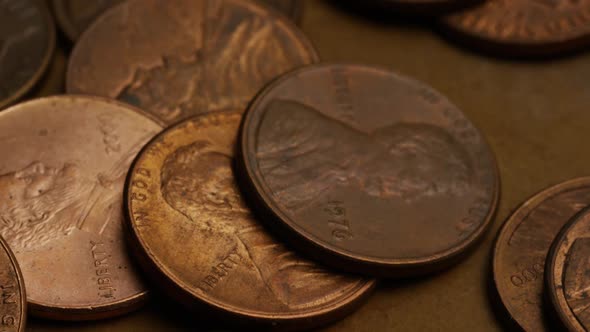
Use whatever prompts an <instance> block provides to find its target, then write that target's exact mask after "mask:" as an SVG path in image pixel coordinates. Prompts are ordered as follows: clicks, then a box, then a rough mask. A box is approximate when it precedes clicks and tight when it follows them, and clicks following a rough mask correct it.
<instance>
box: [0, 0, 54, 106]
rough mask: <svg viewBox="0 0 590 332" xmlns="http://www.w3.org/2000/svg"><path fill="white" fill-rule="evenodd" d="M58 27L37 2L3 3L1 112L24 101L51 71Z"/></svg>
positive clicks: (0, 1) (11, 0)
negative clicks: (19, 101) (22, 98)
mask: <svg viewBox="0 0 590 332" xmlns="http://www.w3.org/2000/svg"><path fill="white" fill-rule="evenodd" d="M54 49H55V27H54V26H53V20H52V19H51V16H50V14H49V11H48V10H47V8H46V6H45V5H44V4H43V3H42V2H40V1H37V0H0V109H2V108H4V107H5V106H8V105H10V104H12V103H14V102H15V101H17V100H18V99H19V98H21V97H23V96H24V95H25V94H26V93H27V92H28V91H29V90H31V89H32V88H33V86H34V85H35V84H36V83H37V81H39V79H40V78H41V76H43V73H45V70H46V69H47V67H48V65H49V62H50V60H51V56H52V55H53V51H54Z"/></svg>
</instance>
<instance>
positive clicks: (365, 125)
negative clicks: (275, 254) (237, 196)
mask: <svg viewBox="0 0 590 332" xmlns="http://www.w3.org/2000/svg"><path fill="white" fill-rule="evenodd" d="M240 138H241V142H240V146H239V151H240V152H241V157H240V158H239V161H240V166H241V167H239V169H240V170H241V172H242V176H240V179H241V180H242V181H241V182H242V183H243V186H244V189H245V190H247V191H248V192H249V193H250V194H251V195H252V203H253V204H256V205H257V210H258V212H259V213H260V214H261V215H263V217H261V218H260V220H262V221H267V223H268V225H269V227H274V228H275V231H277V232H279V233H281V234H282V235H283V239H284V240H285V241H289V242H290V243H291V244H292V245H293V246H295V247H297V248H298V249H299V250H301V251H303V252H306V253H307V254H309V255H311V256H312V257H314V258H316V259H319V260H321V261H322V262H324V263H325V264H328V265H332V266H335V267H337V268H340V269H346V270H350V271H352V272H357V273H364V274H368V275H378V276H387V277H402V276H407V275H413V274H423V273H428V272H431V271H434V270H437V269H440V268H444V267H447V266H449V265H450V264H452V263H454V262H456V261H457V260H458V259H459V258H460V257H461V256H463V255H464V254H465V253H466V252H467V251H468V249H470V248H472V247H473V246H474V245H475V244H476V242H477V240H479V239H480V238H481V237H482V236H483V234H484V233H485V231H486V229H487V228H488V226H489V225H490V221H491V219H492V215H493V214H494V211H495V209H496V205H497V201H498V189H499V181H498V172H497V167H496V162H495V159H494V156H493V153H492V151H491V150H490V147H489V146H488V144H487V142H486V141H485V139H484V137H483V136H482V135H481V133H480V132H479V131H478V130H477V129H476V128H475V127H474V126H473V124H472V123H471V122H470V121H469V120H468V119H467V118H466V117H465V115H463V113H462V112H461V111H460V110H459V109H458V108H457V107H456V106H454V105H453V104H452V103H451V102H449V101H448V100H447V99H446V98H445V97H444V96H442V95H440V94H439V93H438V92H436V91H434V90H433V89H431V88H430V87H428V86H426V85H424V84H422V83H420V82H417V81H414V80H412V79H409V78H405V77H403V76H400V75H398V74H396V73H393V72H390V71H387V70H385V69H380V68H372V67H364V66H359V65H338V64H332V65H330V64H327V65H318V66H310V67H307V68H305V69H300V70H298V71H295V72H293V73H291V74H288V75H286V76H284V77H282V78H281V79H279V80H277V81H276V82H274V83H273V84H271V85H270V86H269V87H267V88H266V89H265V90H264V91H263V92H261V93H260V94H259V96H258V97H257V98H256V99H255V100H254V101H253V103H252V104H251V106H250V108H249V110H248V111H247V114H246V115H245V118H244V122H243V131H242V134H241V137H240Z"/></svg>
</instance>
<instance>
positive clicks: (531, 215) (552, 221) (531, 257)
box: [493, 177, 590, 332]
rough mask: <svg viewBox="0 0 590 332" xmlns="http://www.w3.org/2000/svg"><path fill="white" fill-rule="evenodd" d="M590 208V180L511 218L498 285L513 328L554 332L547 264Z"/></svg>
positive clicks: (499, 244) (498, 262)
mask: <svg viewBox="0 0 590 332" xmlns="http://www.w3.org/2000/svg"><path fill="white" fill-rule="evenodd" d="M589 203H590V177H587V178H578V179H573V180H570V181H566V182H564V183H561V184H558V185H556V186H553V187H550V188H548V189H546V190H544V191H542V192H540V193H538V194H536V195H535V196H533V197H532V198H530V199H529V200H527V201H526V202H525V203H524V204H523V205H522V206H521V207H520V208H519V209H518V210H516V212H514V213H513V214H512V216H510V218H508V220H507V221H506V223H505V224H504V226H503V227H502V230H501V231H500V233H499V235H498V238H497V239H496V244H495V248H494V257H493V275H494V284H495V286H496V290H497V292H498V295H499V298H500V302H501V304H502V305H503V307H504V308H505V310H506V311H507V312H508V315H509V317H510V321H509V322H510V323H511V324H515V325H517V326H518V327H520V329H521V330H524V331H536V332H540V331H551V327H550V326H549V325H548V323H547V322H546V321H545V320H544V317H545V312H544V308H543V272H544V266H545V258H546V257H547V253H548V252H549V248H550V247H551V243H552V242H553V239H554V238H555V236H556V235H557V233H559V230H560V229H561V228H562V227H563V225H565V224H566V223H567V222H568V220H569V219H571V218H572V217H573V216H574V215H575V214H576V213H578V212H580V211H581V210H582V209H583V208H584V207H586V206H587V205H588V204H589Z"/></svg>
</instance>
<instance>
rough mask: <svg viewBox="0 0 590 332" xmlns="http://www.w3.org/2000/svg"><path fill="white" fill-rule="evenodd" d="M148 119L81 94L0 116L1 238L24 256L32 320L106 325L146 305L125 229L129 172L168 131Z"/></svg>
mask: <svg viewBox="0 0 590 332" xmlns="http://www.w3.org/2000/svg"><path fill="white" fill-rule="evenodd" d="M141 113H142V112H140V111H138V110H135V109H133V108H131V107H129V106H127V105H124V104H121V103H118V102H116V101H110V100H103V99H101V98H96V97H83V96H60V97H49V98H42V99H36V100H34V101H30V102H26V103H22V104H18V105H15V106H12V107H10V108H8V109H6V110H5V111H3V112H2V113H0V133H2V134H1V136H0V151H2V163H1V164H0V197H2V200H0V217H1V218H0V234H1V235H2V236H3V237H4V239H5V240H6V241H7V242H8V243H9V245H10V247H11V249H12V250H13V251H14V254H15V255H16V257H17V259H18V262H19V265H20V267H21V270H22V272H23V276H24V279H25V281H26V285H27V300H28V303H29V308H30V312H31V313H32V314H33V315H36V316H40V317H45V318H51V319H62V320H86V319H99V318H106V317H112V316H115V315H119V314H123V313H126V312H129V311H131V310H133V309H135V308H137V307H138V306H139V305H141V304H142V303H143V302H144V301H145V300H146V296H147V293H146V287H145V285H144V284H143V282H142V281H141V279H140V278H139V276H138V274H137V272H136V270H135V269H134V267H133V265H132V264H131V262H130V260H129V257H128V254H127V250H126V248H125V242H124V235H123V223H122V218H123V210H122V206H123V204H122V193H123V186H124V182H125V176H126V174H127V171H128V168H129V165H130V164H131V161H132V159H133V158H134V157H135V155H136V153H137V151H138V150H139V149H140V147H141V146H142V145H143V144H144V143H145V142H147V141H148V140H149V139H150V138H151V137H152V136H153V135H155V134H156V133H157V132H158V131H160V130H161V128H162V127H161V126H160V125H159V124H158V123H156V122H155V121H154V120H151V119H149V118H148V117H146V116H144V115H143V114H141Z"/></svg>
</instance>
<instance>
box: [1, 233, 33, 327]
mask: <svg viewBox="0 0 590 332" xmlns="http://www.w3.org/2000/svg"><path fill="white" fill-rule="evenodd" d="M0 289H2V304H1V305H0V317H1V319H2V321H1V322H2V323H1V326H2V329H1V331H3V332H24V331H25V325H26V318H27V298H26V295H25V283H24V281H23V276H22V274H21V272H20V268H19V267H18V262H17V261H16V258H15V257H14V255H13V253H12V251H10V248H9V247H8V245H7V244H6V242H5V241H4V239H2V238H0Z"/></svg>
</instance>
